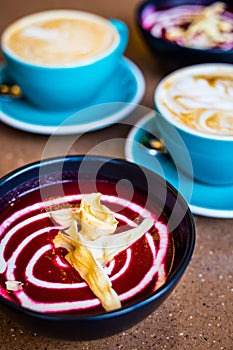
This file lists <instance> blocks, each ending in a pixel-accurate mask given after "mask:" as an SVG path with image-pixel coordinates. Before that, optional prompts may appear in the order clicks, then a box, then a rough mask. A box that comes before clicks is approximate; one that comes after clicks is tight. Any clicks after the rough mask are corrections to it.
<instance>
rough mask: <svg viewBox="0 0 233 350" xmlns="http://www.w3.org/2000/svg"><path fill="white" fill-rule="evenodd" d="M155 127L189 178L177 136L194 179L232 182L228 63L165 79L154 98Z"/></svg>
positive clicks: (232, 101) (231, 69)
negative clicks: (189, 158)
mask: <svg viewBox="0 0 233 350" xmlns="http://www.w3.org/2000/svg"><path fill="white" fill-rule="evenodd" d="M154 101H155V108H156V110H157V112H158V113H159V114H158V115H157V116H156V123H157V126H158V129H159V132H160V134H161V138H162V139H163V142H164V144H165V146H166V147H167V149H168V151H169V150H172V153H173V154H174V153H176V160H177V164H176V165H177V167H178V168H179V169H181V170H182V171H183V172H184V173H186V174H187V175H189V176H191V175H192V174H189V172H188V170H187V169H188V167H187V166H186V164H185V161H184V159H182V157H179V155H181V154H182V152H181V151H182V149H181V147H184V146H182V145H181V144H180V143H179V142H178V141H177V140H178V139H179V138H178V137H176V135H177V134H178V135H179V136H181V138H182V139H183V141H184V144H185V147H186V148H187V150H188V151H189V154H190V157H191V161H192V166H193V176H194V178H195V180H197V181H200V182H203V183H207V184H211V185H216V186H222V185H231V184H233V65H231V64H224V63H206V64H199V65H194V66H190V67H185V68H181V69H179V70H177V71H175V72H173V73H171V74H169V75H168V76H166V77H165V78H164V79H163V80H162V81H161V82H160V83H159V84H158V86H157V88H156V90H155V95H154Z"/></svg>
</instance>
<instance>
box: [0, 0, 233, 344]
mask: <svg viewBox="0 0 233 350" xmlns="http://www.w3.org/2000/svg"><path fill="white" fill-rule="evenodd" d="M139 2H140V1H138V0H130V1H129V0H128V1H127V0H118V1H111V0H110V1H107V0H95V1H91V0H79V1H75V0H66V1H62V0H56V1H52V0H47V1H45V0H40V1H27V0H21V1H13V0H7V1H4V2H2V4H1V11H0V33H1V32H2V30H3V28H4V27H5V26H6V25H7V24H8V23H10V22H12V21H13V20H15V19H16V18H18V17H20V16H23V15H25V14H29V13H31V12H35V11H39V10H46V9H51V8H74V9H80V10H88V11H92V12H96V13H97V14H101V15H103V16H105V17H108V18H109V17H111V18H119V19H122V20H123V21H125V22H126V23H127V25H128V27H129V31H130V40H129V45H128V48H127V51H126V56H127V57H129V58H130V59H131V60H132V61H134V62H135V63H136V64H137V65H138V67H139V68H140V69H141V71H142V72H143V74H144V77H145V80H146V92H145V95H144V97H143V99H142V101H141V105H143V106H147V107H149V108H153V93H154V89H155V87H156V85H157V83H158V81H159V80H160V79H161V77H162V76H163V74H164V72H163V71H162V70H161V68H160V67H159V65H158V64H157V63H156V61H155V59H154V58H153V57H152V56H151V54H150V52H149V51H148V50H147V48H146V47H145V46H144V43H143V42H142V40H141V37H140V35H139V33H138V31H137V28H136V26H135V20H134V16H135V8H136V6H137V5H138V3H139ZM1 58H2V57H1ZM137 118H138V116H137V115H133V116H131V119H130V123H131V124H133V123H135V122H136V121H137ZM130 123H129V124H130ZM129 129H130V125H127V126H126V127H122V125H121V124H116V125H113V126H110V127H107V128H105V129H102V130H99V131H95V132H91V133H86V134H85V135H83V136H82V137H81V138H79V139H78V140H77V142H74V143H73V144H72V146H71V147H70V149H69V151H68V153H69V154H84V153H87V152H90V153H91V154H101V155H107V156H110V157H122V158H124V140H125V137H126V136H127V133H128V131H129ZM68 138H69V136H60V137H56V138H55V139H54V148H53V152H52V153H53V154H50V155H51V156H60V155H63V154H64V145H66V142H67V139H68ZM117 138H118V139H120V140H121V142H116V139H117ZM114 139H115V140H114ZM48 140H49V136H46V135H39V134H32V133H28V132H24V131H21V130H17V129H14V128H12V127H9V126H7V125H5V124H2V123H1V124H0V159H1V163H0V164H1V167H0V176H3V175H5V174H7V173H8V172H9V171H11V170H14V169H16V168H17V167H19V166H22V165H25V164H28V163H30V162H33V161H37V160H40V159H41V157H42V156H43V151H44V148H45V146H46V144H47V142H48ZM109 140H110V141H109ZM111 140H112V142H111ZM105 141H106V142H107V143H108V147H106V143H105ZM195 221H196V226H197V243H196V249H195V253H194V255H193V259H192V261H191V264H190V265H189V267H188V269H187V270H186V273H185V275H184V277H183V278H182V280H181V282H180V283H179V285H178V286H177V288H176V289H175V291H174V292H173V293H172V295H171V296H170V298H169V299H167V300H166V301H165V302H164V304H163V305H162V306H161V307H160V308H159V309H158V310H157V311H155V312H154V313H153V314H152V315H151V316H149V317H148V318H147V319H146V320H144V321H143V322H141V323H140V324H138V325H137V326H135V327H133V328H131V329H129V330H127V331H125V332H123V333H120V334H118V335H115V336H112V337H109V338H106V339H103V340H96V341H90V342H89V341H84V342H79V341H75V342H74V341H68V340H59V339H52V338H47V337H45V336H43V335H41V334H37V333H31V332H30V331H29V330H27V329H25V328H23V327H22V326H21V325H19V324H18V323H16V321H15V320H14V319H11V318H10V317H8V316H7V315H6V314H5V313H3V312H2V311H1V310H0V349H2V350H12V349H15V350H20V349H31V350H35V349H40V350H42V349H43V350H45V349H46V350H50V349H59V350H62V349H80V350H81V349H82V350H84V349H85V350H87V349H99V350H100V349H101V350H109V349H131V350H136V349H137V350H141V349H164V350H165V349H176V350H185V349H190V350H191V349H192V350H193V349H198V350H207V349H211V350H221V349H227V350H230V349H232V348H233V339H232V329H233V325H232V311H233V308H232V304H233V298H232V296H233V282H232V270H233V269H232V268H233V246H232V242H233V239H232V233H233V232H232V231H233V230H232V220H230V219H216V218H207V217H203V216H195Z"/></svg>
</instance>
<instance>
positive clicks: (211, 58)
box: [136, 0, 233, 71]
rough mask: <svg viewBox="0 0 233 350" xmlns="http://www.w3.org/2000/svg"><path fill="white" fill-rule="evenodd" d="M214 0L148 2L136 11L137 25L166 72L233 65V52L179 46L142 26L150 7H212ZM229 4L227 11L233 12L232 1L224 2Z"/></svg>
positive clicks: (155, 0) (226, 0)
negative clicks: (209, 64)
mask: <svg viewBox="0 0 233 350" xmlns="http://www.w3.org/2000/svg"><path fill="white" fill-rule="evenodd" d="M214 2H216V1H213V0H195V1H192V0H147V1H145V2H143V3H141V4H140V5H139V6H138V8H137V9H136V23H137V27H138V28H139V31H140V33H141V35H142V38H143V39H144V41H145V43H146V45H147V46H148V48H149V49H150V51H151V52H152V53H153V54H154V55H155V57H156V59H157V60H158V62H159V63H160V64H161V65H162V67H163V68H164V69H165V70H166V71H171V70H173V69H177V68H181V67H184V66H188V65H192V64H197V63H207V62H225V63H233V50H225V51H224V50H220V49H208V50H204V49H196V48H189V47H184V46H180V45H177V44H176V43H172V42H170V41H168V40H164V39H162V38H156V37H155V36H153V35H152V34H151V33H150V32H149V31H147V30H145V29H144V28H143V26H142V21H141V17H142V13H143V12H144V11H145V9H146V8H147V7H148V6H151V5H155V6H156V8H157V9H158V10H163V9H166V8H171V7H174V6H179V5H206V6H207V5H210V4H212V3H214ZM222 2H224V3H226V4H227V10H228V11H230V12H233V2H232V0H223V1H222Z"/></svg>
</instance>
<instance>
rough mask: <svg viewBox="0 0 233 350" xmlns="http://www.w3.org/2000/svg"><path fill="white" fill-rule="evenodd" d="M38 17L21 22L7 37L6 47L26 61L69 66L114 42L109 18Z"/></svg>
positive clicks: (109, 46)
mask: <svg viewBox="0 0 233 350" xmlns="http://www.w3.org/2000/svg"><path fill="white" fill-rule="evenodd" d="M59 13H60V12H58V14H57V18H53V17H55V16H52V18H50V17H49V16H47V17H45V18H43V15H42V16H37V17H35V20H34V21H33V20H30V21H28V23H27V21H24V22H22V24H20V21H19V22H18V23H19V24H18V25H15V27H14V30H12V31H11V32H10V35H8V36H7V38H6V40H5V46H6V47H8V49H9V50H10V51H11V52H13V53H14V55H16V56H18V57H19V58H20V59H22V60H23V61H26V62H29V63H33V64H38V65H45V66H63V65H64V66H66V65H72V64H75V63H76V62H77V63H80V62H81V63H82V62H84V61H85V60H89V59H92V58H93V57H96V56H98V55H100V54H102V53H103V52H105V51H106V50H108V49H109V48H111V46H112V45H113V44H114V42H115V40H116V33H115V30H114V28H111V26H110V25H109V24H108V22H107V20H106V21H104V20H103V21H100V20H97V21H96V20H93V18H92V17H91V16H90V17H88V16H86V17H85V16H80V18H79V17H78V16H75V15H74V16H73V18H72V16H70V15H69V16H67V17H66V16H65V15H64V14H63V15H62V16H61V17H60V18H59Z"/></svg>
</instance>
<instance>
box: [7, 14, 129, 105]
mask: <svg viewBox="0 0 233 350" xmlns="http://www.w3.org/2000/svg"><path fill="white" fill-rule="evenodd" d="M61 18H62V19H64V18H65V19H66V22H67V21H69V20H71V21H74V20H75V19H78V20H81V21H84V22H85V26H86V27H90V28H91V26H92V25H95V26H96V28H94V30H93V31H92V32H90V28H87V29H85V28H86V27H85V28H84V29H83V28H81V30H80V31H79V27H77V31H75V30H76V29H75V27H74V28H73V32H72V34H71V38H70V37H69V36H68V31H67V32H65V33H61V34H59V35H60V39H61V40H60V41H61V43H60V48H61V50H64V48H65V50H67V51H69V50H70V51H72V50H73V49H76V48H78V49H79V51H81V53H86V52H88V50H90V52H91V53H90V54H87V55H86V56H83V57H82V59H80V58H78V59H77V60H75V59H74V58H72V59H71V60H70V62H69V59H68V61H66V62H65V63H64V62H62V61H61V63H59V60H58V57H59V54H60V53H59V50H58V49H56V50H57V51H56V52H55V54H54V63H53V58H52V59H51V61H50V62H49V64H48V62H47V61H46V59H47V56H48V53H46V50H45V49H44V48H43V49H41V50H39V49H38V48H39V46H38V45H39V44H37V43H36V44H35V43H34V44H33V42H32V40H31V39H33V38H34V39H35V40H36V39H37V40H42V39H43V40H47V39H49V38H50V39H51V38H53V35H54V38H56V35H57V34H56V28H54V27H52V28H46V29H45V30H42V29H41V28H42V27H40V26H41V24H40V23H41V22H43V21H50V20H54V21H56V20H60V19H61ZM53 25H54V24H53ZM65 25H66V26H68V29H69V23H68V24H67V23H66V24H65ZM25 28H26V29H25ZM28 28H29V29H28ZM38 28H39V29H38ZM19 29H20V30H21V29H25V31H26V32H27V40H29V41H27V42H26V41H23V40H22V41H23V44H22V45H23V46H24V49H25V47H26V48H27V49H28V50H31V51H32V52H33V51H36V50H37V51H36V52H37V54H38V55H39V56H41V57H42V58H39V61H38V62H37V61H36V60H35V61H33V56H32V58H31V59H28V58H25V57H23V55H21V54H20V50H21V49H20V45H21V44H20V42H19V40H17V37H16V40H15V41H16V43H15V44H13V45H12V46H13V48H11V47H10V44H9V43H10V41H9V40H11V39H12V38H13V36H14V35H15V33H16V34H17V31H18V30H19ZM43 29H44V28H43ZM66 29H67V28H66ZM101 31H102V32H101ZM86 32H87V35H89V34H90V33H91V34H90V36H89V37H88V36H87V37H86V38H84V35H86ZM99 32H100V34H99V35H100V36H99V37H98V36H96V37H95V36H93V33H94V34H96V35H97V34H98V33H99ZM76 33H77V42H76V41H75V40H76ZM101 33H102V34H101ZM64 35H67V40H66V41H64V40H65V39H64ZM101 35H105V37H104V39H103V42H101V41H100V39H101ZM62 38H63V41H64V42H63V43H62ZM30 40H31V41H30ZM71 40H73V42H72V41H71ZM101 40H102V39H101ZM127 42H128V29H127V26H126V25H125V24H124V23H123V22H121V21H119V20H114V19H113V20H107V19H105V18H103V17H101V16H97V15H95V14H91V13H88V12H82V11H75V10H53V11H45V12H40V13H36V14H32V15H29V16H26V17H24V18H21V19H20V20H18V21H16V22H14V23H13V24H11V25H10V26H8V27H7V28H6V29H5V31H4V32H3V35H2V41H1V47H2V51H3V54H4V57H5V60H6V69H5V72H6V75H7V76H8V77H9V78H10V79H12V80H13V81H14V82H15V83H16V84H18V85H19V86H20V87H21V89H22V92H23V95H24V96H25V97H26V98H27V99H28V101H30V102H31V103H33V104H34V105H36V106H37V107H38V108H42V109H48V110H49V109H50V110H67V109H73V108H80V107H85V105H87V104H88V103H90V101H91V100H92V99H93V98H94V97H95V96H96V95H97V94H98V92H99V91H100V90H101V88H102V87H103V86H104V85H105V84H107V82H108V79H111V78H112V77H113V74H114V70H116V69H117V64H118V62H119V60H120V59H121V57H122V55H123V54H124V51H125V49H126V46H127ZM99 43H100V44H99ZM68 44H69V45H68ZM92 44H93V47H94V49H93V51H92V46H91V45H92ZM98 44H99V47H98ZM101 45H103V46H101ZM89 46H90V47H91V48H90V47H89ZM18 47H19V51H18V52H17V51H16V48H18ZM43 50H44V51H43ZM94 50H97V51H94ZM98 50H99V51H98ZM24 51H25V50H24ZM49 51H51V50H50V49H49ZM49 51H47V52H49Z"/></svg>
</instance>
